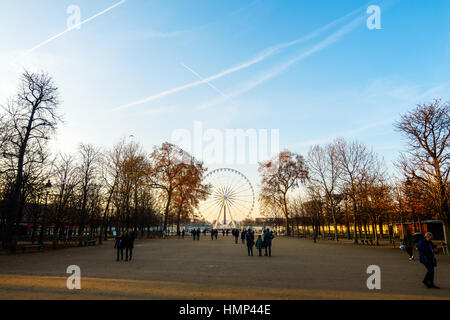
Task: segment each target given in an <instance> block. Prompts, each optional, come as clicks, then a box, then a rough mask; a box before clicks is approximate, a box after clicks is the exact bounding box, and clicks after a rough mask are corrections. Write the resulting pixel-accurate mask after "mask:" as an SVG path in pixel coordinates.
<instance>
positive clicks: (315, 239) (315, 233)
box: [313, 230, 317, 243]
mask: <svg viewBox="0 0 450 320" xmlns="http://www.w3.org/2000/svg"><path fill="white" fill-rule="evenodd" d="M313 240H314V243H316V242H317V231H316V230H314V232H313Z"/></svg>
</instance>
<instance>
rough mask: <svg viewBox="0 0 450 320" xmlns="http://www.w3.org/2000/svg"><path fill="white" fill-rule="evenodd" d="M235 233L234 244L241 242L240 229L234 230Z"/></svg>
mask: <svg viewBox="0 0 450 320" xmlns="http://www.w3.org/2000/svg"><path fill="white" fill-rule="evenodd" d="M233 232H234V243H236V244H237V243H238V241H239V229H233Z"/></svg>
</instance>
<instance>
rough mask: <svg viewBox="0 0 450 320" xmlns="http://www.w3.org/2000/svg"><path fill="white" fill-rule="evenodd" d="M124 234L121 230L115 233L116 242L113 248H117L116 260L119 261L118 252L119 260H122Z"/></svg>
mask: <svg viewBox="0 0 450 320" xmlns="http://www.w3.org/2000/svg"><path fill="white" fill-rule="evenodd" d="M123 240H124V236H123V232H121V233H120V234H118V235H117V237H116V243H115V244H114V249H117V261H119V254H120V260H123V248H124V243H123Z"/></svg>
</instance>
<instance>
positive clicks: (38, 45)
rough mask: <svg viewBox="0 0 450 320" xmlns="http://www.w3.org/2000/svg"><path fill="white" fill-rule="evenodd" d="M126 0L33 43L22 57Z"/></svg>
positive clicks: (124, 0)
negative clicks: (39, 41)
mask: <svg viewBox="0 0 450 320" xmlns="http://www.w3.org/2000/svg"><path fill="white" fill-rule="evenodd" d="M126 1H127V0H121V1H119V2H117V3H116V4H114V5H112V6H110V7H108V8H106V9H105V10H102V11H100V12H99V13H97V14H95V15H93V16H92V17H90V18H87V19H85V20H83V21H81V22H80V23H78V24H76V25H73V26H71V27H70V28H67V29H66V30H64V31H63V32H60V33H58V34H56V35H54V36H53V37H50V38H48V39H47V40H45V41H42V42H41V43H39V44H37V45H35V46H34V47H33V48H31V49H29V50H28V51H26V52H25V53H24V54H23V55H22V57H25V56H27V55H29V54H30V53H32V52H33V51H34V50H36V49H38V48H40V47H42V46H44V45H46V44H47V43H49V42H51V41H53V40H55V39H57V38H59V37H61V36H62V35H64V34H66V33H67V32H69V31H72V30H73V29H75V28H78V27H79V26H81V25H82V24H85V23H86V22H89V21H91V20H93V19H95V18H97V17H99V16H101V15H103V14H105V13H107V12H108V11H110V10H112V9H114V8H115V7H118V6H120V5H121V4H122V3H124V2H126Z"/></svg>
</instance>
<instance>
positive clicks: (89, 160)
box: [78, 144, 102, 244]
mask: <svg viewBox="0 0 450 320" xmlns="http://www.w3.org/2000/svg"><path fill="white" fill-rule="evenodd" d="M79 155H80V163H79V166H78V172H79V179H80V184H79V190H78V195H79V222H80V229H79V231H78V234H79V235H80V236H82V235H83V233H84V228H85V225H86V223H87V219H88V215H89V210H88V209H89V208H88V204H89V202H90V201H91V200H92V198H95V196H96V191H97V190H96V189H97V185H98V181H99V165H100V161H101V157H102V154H101V152H100V149H99V148H97V147H94V146H93V145H90V144H81V145H80V151H79ZM90 197H91V199H90ZM80 244H81V242H80Z"/></svg>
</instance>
